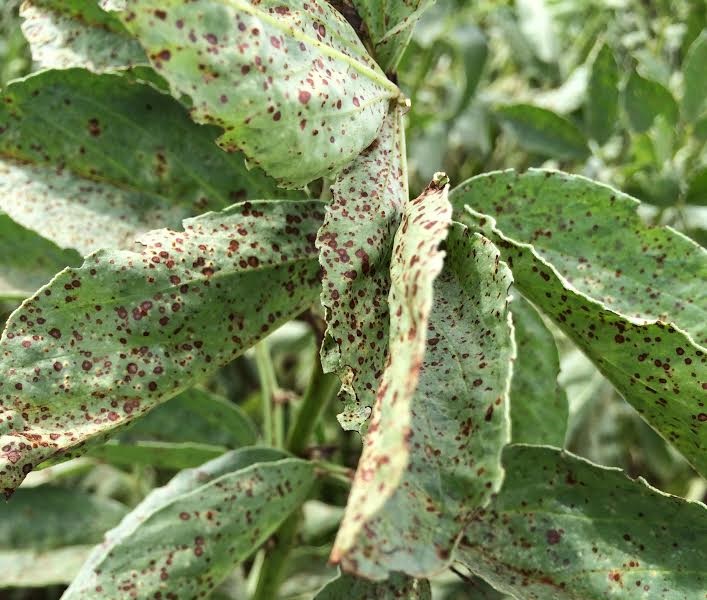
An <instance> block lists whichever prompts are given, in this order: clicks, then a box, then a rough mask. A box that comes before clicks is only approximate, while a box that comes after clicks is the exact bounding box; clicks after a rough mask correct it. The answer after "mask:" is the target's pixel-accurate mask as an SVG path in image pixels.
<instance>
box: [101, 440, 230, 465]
mask: <svg viewBox="0 0 707 600" xmlns="http://www.w3.org/2000/svg"><path fill="white" fill-rule="evenodd" d="M225 451H226V448H225V447H224V446H215V445H213V444H197V443H193V442H192V443H174V442H149V441H147V442H135V443H132V444H126V443H120V442H115V441H110V442H108V443H106V444H104V445H103V446H97V447H95V448H92V449H91V450H90V451H89V452H88V455H89V456H92V457H94V458H98V459H100V460H103V461H105V462H107V463H110V464H112V465H119V466H123V467H129V466H132V465H143V466H151V467H154V468H162V469H174V470H180V469H189V468H191V467H198V466H199V465H200V464H203V463H205V462H206V461H207V460H211V459H214V458H217V457H219V456H221V455H222V454H223V453H224V452H225Z"/></svg>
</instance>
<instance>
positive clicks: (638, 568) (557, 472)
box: [456, 445, 707, 600]
mask: <svg viewBox="0 0 707 600" xmlns="http://www.w3.org/2000/svg"><path fill="white" fill-rule="evenodd" d="M503 457H504V461H503V462H504V466H505V468H506V479H505V482H504V484H503V489H502V490H501V491H500V493H499V494H498V497H497V498H495V499H494V501H493V502H492V503H491V504H490V505H489V507H488V508H486V509H485V510H483V511H481V512H479V513H478V514H477V516H475V518H474V520H473V521H472V523H471V524H470V525H469V527H467V530H466V534H465V536H464V539H463V540H462V543H461V545H460V546H459V550H458V552H457V554H456V558H457V560H458V561H460V562H461V563H463V564H465V565H466V566H467V567H468V568H469V569H471V570H472V571H474V572H476V573H478V574H479V575H481V576H482V577H483V578H484V579H486V580H487V581H489V582H490V583H491V584H493V585H494V587H496V588H498V589H500V590H502V591H504V592H506V593H508V594H513V596H514V597H518V598H527V599H528V600H577V599H578V598H581V599H582V600H600V599H601V600H603V599H604V598H609V597H616V598H622V599H626V600H634V599H636V600H638V599H641V600H643V599H646V600H647V599H648V598H650V599H651V600H653V599H655V600H691V599H693V598H697V597H699V596H700V595H704V591H705V589H707V570H706V569H705V564H707V552H706V551H705V544H704V540H705V537H706V536H707V512H706V511H705V506H704V505H703V504H701V503H698V502H687V501H685V500H683V499H682V498H678V497H676V496H669V495H668V494H663V493H662V492H660V491H658V490H656V489H654V488H652V487H650V486H649V485H648V484H647V483H645V481H643V480H641V479H638V480H631V479H629V478H628V477H626V475H624V473H623V472H621V471H620V470H619V469H610V468H607V467H599V466H597V465H594V464H592V463H590V462H588V461H586V460H584V459H581V458H579V457H577V456H574V455H572V454H570V453H567V452H562V451H560V450H557V449H555V448H547V447H537V446H535V447H533V446H521V445H519V446H509V447H507V448H506V449H505V450H504V453H503Z"/></svg>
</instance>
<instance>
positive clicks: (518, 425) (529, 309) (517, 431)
mask: <svg viewBox="0 0 707 600" xmlns="http://www.w3.org/2000/svg"><path fill="white" fill-rule="evenodd" d="M511 312H512V313H513V326H514V327H513V328H514V330H515V341H516V354H517V356H516V360H515V362H514V363H513V380H512V382H511V425H512V427H511V431H512V436H511V437H512V439H513V441H514V442H516V443H525V444H549V445H552V446H559V447H562V446H563V445H564V442H565V431H566V429H567V415H568V412H569V409H568V405H567V396H566V394H565V391H564V390H563V389H562V388H561V387H560V386H559V385H558V383H557V376H558V374H559V372H560V358H559V355H558V353H557V346H556V345H555V338H554V337H553V335H552V333H551V332H550V331H549V330H548V328H547V327H546V326H545V323H543V320H542V318H541V317H540V315H539V314H538V313H537V311H536V310H535V308H533V306H532V305H531V304H530V302H528V301H527V300H525V299H524V298H523V297H522V296H517V297H515V298H514V299H513V302H511Z"/></svg>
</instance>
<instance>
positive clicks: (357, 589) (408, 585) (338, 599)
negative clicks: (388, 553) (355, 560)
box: [314, 573, 432, 600]
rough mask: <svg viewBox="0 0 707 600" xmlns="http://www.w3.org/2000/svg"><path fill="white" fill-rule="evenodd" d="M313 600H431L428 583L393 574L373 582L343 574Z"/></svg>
mask: <svg viewBox="0 0 707 600" xmlns="http://www.w3.org/2000/svg"><path fill="white" fill-rule="evenodd" d="M314 600H432V592H431V591H430V582H429V581H427V580H426V579H413V578H412V577H407V576H406V575H402V574H400V573H394V574H392V575H391V576H390V578H389V579H388V580H386V581H383V582H373V581H368V580H367V579H362V578H360V577H354V576H353V575H347V574H346V573H343V574H341V575H339V577H337V578H336V579H333V580H332V581H330V582H329V583H327V584H326V585H325V586H324V587H323V588H322V589H321V590H320V591H319V592H318V593H317V595H316V596H315V597H314Z"/></svg>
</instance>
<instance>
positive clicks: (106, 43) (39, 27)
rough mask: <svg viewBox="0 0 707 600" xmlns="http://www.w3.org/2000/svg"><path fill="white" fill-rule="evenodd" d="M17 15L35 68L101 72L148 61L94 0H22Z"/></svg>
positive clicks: (121, 26)
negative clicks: (78, 68) (71, 68)
mask: <svg viewBox="0 0 707 600" xmlns="http://www.w3.org/2000/svg"><path fill="white" fill-rule="evenodd" d="M20 16H21V17H22V19H23V22H22V33H24V35H25V37H26V38H27V41H28V42H29V45H30V50H31V52H32V58H33V60H34V62H35V63H37V65H38V66H39V67H42V68H47V69H67V68H70V67H83V68H86V69H90V70H91V71H96V72H103V71H110V70H115V69H125V68H128V67H132V66H136V65H146V64H148V61H147V57H146V56H145V53H144V51H143V50H142V48H141V46H140V44H138V43H137V41H135V40H134V39H133V38H132V37H131V36H130V34H129V33H128V32H127V30H126V29H125V28H124V27H123V25H122V23H121V22H120V21H119V20H118V19H117V18H116V17H115V16H114V15H112V14H110V13H107V12H105V11H104V10H101V9H100V8H99V7H98V4H97V0H25V1H24V2H23V4H22V5H21V7H20Z"/></svg>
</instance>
